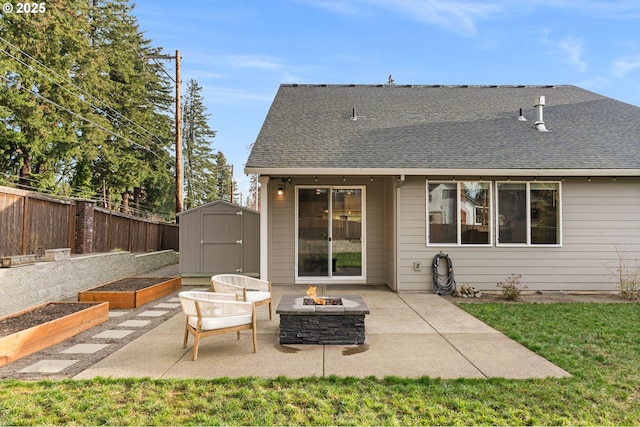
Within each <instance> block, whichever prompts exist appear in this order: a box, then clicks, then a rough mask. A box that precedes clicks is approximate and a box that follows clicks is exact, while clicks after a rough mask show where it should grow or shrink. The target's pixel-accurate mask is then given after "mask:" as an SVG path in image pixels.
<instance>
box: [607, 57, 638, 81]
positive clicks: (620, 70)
mask: <svg viewBox="0 0 640 427" xmlns="http://www.w3.org/2000/svg"><path fill="white" fill-rule="evenodd" d="M612 65H613V74H614V75H615V76H616V77H624V76H626V75H627V74H628V73H630V72H631V71H633V70H637V69H640V54H636V55H633V56H627V57H625V58H621V59H618V60H615V61H613V63H612Z"/></svg>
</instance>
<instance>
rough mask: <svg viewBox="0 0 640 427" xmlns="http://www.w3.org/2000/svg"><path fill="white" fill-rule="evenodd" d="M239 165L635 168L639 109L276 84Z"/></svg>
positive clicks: (531, 90) (403, 89)
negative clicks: (539, 119) (540, 123)
mask: <svg viewBox="0 0 640 427" xmlns="http://www.w3.org/2000/svg"><path fill="white" fill-rule="evenodd" d="M538 96H545V98H546V106H545V107H544V121H545V123H546V127H547V129H548V130H549V131H548V132H540V131H538V130H536V129H535V128H534V126H533V125H534V122H535V121H536V112H535V109H534V103H535V99H536V97H538ZM354 108H355V113H356V116H357V120H352V115H353V111H354ZM520 108H522V109H523V116H524V117H525V118H526V119H527V121H519V120H518V115H519V114H518V112H519V109H520ZM246 168H247V170H248V171H253V172H259V171H260V170H267V169H269V170H273V169H288V168H296V169H301V168H302V169H306V168H310V169H314V168H322V169H343V170H344V169H354V170H357V169H361V168H368V169H371V168H380V169H389V168H390V169H420V170H425V169H439V170H441V169H452V170H464V169H479V168H482V169H638V168H640V107H636V106H633V105H630V104H625V103H623V102H620V101H617V100H614V99H611V98H607V97H604V96H601V95H598V94H595V93H593V92H589V91H586V90H584V89H581V88H578V87H575V86H568V85H562V86H416V85H411V86H400V85H392V86H386V85H379V86H372V85H282V86H280V89H279V90H278V93H277V94H276V97H275V99H274V101H273V104H272V105H271V108H270V110H269V113H268V114H267V117H266V119H265V122H264V124H263V127H262V129H261V131H260V133H259V135H258V138H257V139H256V142H255V144H254V147H253V150H252V152H251V154H250V156H249V159H248V161H247V164H246Z"/></svg>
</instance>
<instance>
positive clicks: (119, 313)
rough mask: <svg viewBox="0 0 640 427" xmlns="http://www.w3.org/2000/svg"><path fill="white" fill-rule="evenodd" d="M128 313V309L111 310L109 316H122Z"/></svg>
mask: <svg viewBox="0 0 640 427" xmlns="http://www.w3.org/2000/svg"><path fill="white" fill-rule="evenodd" d="M125 314H127V312H126V311H109V317H120V316H124V315H125Z"/></svg>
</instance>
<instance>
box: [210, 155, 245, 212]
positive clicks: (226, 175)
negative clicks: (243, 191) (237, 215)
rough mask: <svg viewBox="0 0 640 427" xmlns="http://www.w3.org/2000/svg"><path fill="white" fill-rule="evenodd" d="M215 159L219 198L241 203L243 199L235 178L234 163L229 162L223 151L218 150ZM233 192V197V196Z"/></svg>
mask: <svg viewBox="0 0 640 427" xmlns="http://www.w3.org/2000/svg"><path fill="white" fill-rule="evenodd" d="M215 160H216V176H217V178H218V182H217V184H218V185H217V193H218V194H217V198H218V199H222V200H226V201H228V202H230V201H232V202H234V203H238V204H241V203H242V201H241V200H240V197H239V193H238V183H237V182H236V180H235V179H234V178H233V165H231V164H229V163H227V158H226V157H225V156H224V154H223V153H222V152H221V151H218V153H217V154H216V157H215ZM232 194H233V197H231V195H232Z"/></svg>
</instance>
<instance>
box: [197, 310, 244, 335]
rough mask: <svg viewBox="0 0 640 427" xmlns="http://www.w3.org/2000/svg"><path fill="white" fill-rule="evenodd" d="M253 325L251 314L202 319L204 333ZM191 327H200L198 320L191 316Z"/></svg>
mask: <svg viewBox="0 0 640 427" xmlns="http://www.w3.org/2000/svg"><path fill="white" fill-rule="evenodd" d="M248 323H251V313H249V314H240V315H237V316H223V317H207V318H205V319H202V327H201V329H200V330H202V331H211V330H213V329H223V328H230V327H232V326H238V325H246V324H248ZM189 325H191V326H192V327H193V328H195V327H196V326H197V325H198V318H197V317H194V316H189Z"/></svg>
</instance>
